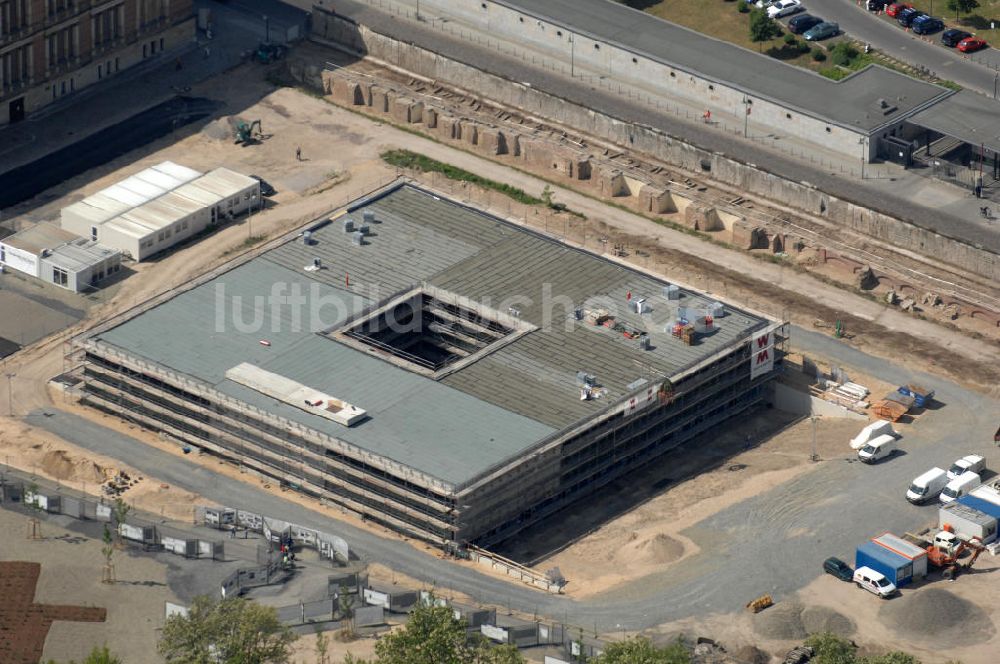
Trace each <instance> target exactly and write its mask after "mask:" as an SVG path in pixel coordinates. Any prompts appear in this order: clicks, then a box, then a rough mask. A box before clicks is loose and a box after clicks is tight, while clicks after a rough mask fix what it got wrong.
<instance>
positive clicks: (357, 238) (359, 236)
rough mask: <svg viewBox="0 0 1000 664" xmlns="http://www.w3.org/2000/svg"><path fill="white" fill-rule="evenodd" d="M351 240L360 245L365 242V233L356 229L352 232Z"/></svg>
mask: <svg viewBox="0 0 1000 664" xmlns="http://www.w3.org/2000/svg"><path fill="white" fill-rule="evenodd" d="M351 242H353V243H354V244H356V245H358V246H359V247H360V246H361V245H363V244H364V243H365V234H364V233H362V232H361V231H354V233H352V234H351Z"/></svg>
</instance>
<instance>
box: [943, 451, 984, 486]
mask: <svg viewBox="0 0 1000 664" xmlns="http://www.w3.org/2000/svg"><path fill="white" fill-rule="evenodd" d="M985 467H986V460H985V459H983V457H981V456H979V455H978V454H968V455H966V456H964V457H962V458H961V459H959V460H957V461H956V462H955V463H953V464H951V468H949V469H948V479H949V480H953V479H955V478H956V477H958V476H959V475H961V474H962V473H977V474H978V473H981V472H983V468H985Z"/></svg>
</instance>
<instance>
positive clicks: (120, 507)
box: [111, 497, 132, 547]
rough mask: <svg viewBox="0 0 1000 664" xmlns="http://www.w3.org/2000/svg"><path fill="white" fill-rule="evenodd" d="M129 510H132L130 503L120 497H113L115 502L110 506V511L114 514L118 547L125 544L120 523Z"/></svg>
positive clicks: (123, 521)
mask: <svg viewBox="0 0 1000 664" xmlns="http://www.w3.org/2000/svg"><path fill="white" fill-rule="evenodd" d="M131 511H132V507H131V505H129V504H128V503H126V502H125V501H124V500H122V499H121V498H120V497H118V498H115V503H114V505H112V506H111V512H112V513H113V514H114V515H115V533H117V535H118V540H117V541H118V546H119V547H121V546H124V545H125V541H124V539H123V537H122V528H121V525H122V524H123V523H125V517H127V516H128V513H129V512H131Z"/></svg>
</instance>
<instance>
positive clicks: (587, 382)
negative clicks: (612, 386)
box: [576, 371, 597, 387]
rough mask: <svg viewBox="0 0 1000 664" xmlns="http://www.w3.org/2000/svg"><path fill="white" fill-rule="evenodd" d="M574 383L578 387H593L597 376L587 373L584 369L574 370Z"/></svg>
mask: <svg viewBox="0 0 1000 664" xmlns="http://www.w3.org/2000/svg"><path fill="white" fill-rule="evenodd" d="M576 384H577V385H579V386H580V387H594V386H595V385H597V377H596V376H594V374H589V373H587V372H586V371H577V372H576Z"/></svg>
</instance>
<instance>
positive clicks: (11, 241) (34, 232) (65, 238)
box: [3, 221, 78, 256]
mask: <svg viewBox="0 0 1000 664" xmlns="http://www.w3.org/2000/svg"><path fill="white" fill-rule="evenodd" d="M76 239H78V236H77V234H76V233H71V232H69V231H67V230H63V229H62V228H60V227H59V226H56V225H55V224H50V223H48V222H47V221H40V222H38V223H37V224H35V225H34V226H29V227H28V228H25V229H24V230H23V231H20V232H18V233H14V234H13V235H8V236H7V237H5V238H4V239H3V243H4V244H6V245H8V246H10V247H14V248H16V249H23V250H24V251H27V252H29V253H31V254H34V255H35V256H38V255H40V254H41V253H42V251H44V250H46V249H48V250H50V251H51V250H52V249H55V248H56V247H58V246H59V245H62V244H66V243H67V242H71V241H73V240H76Z"/></svg>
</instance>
